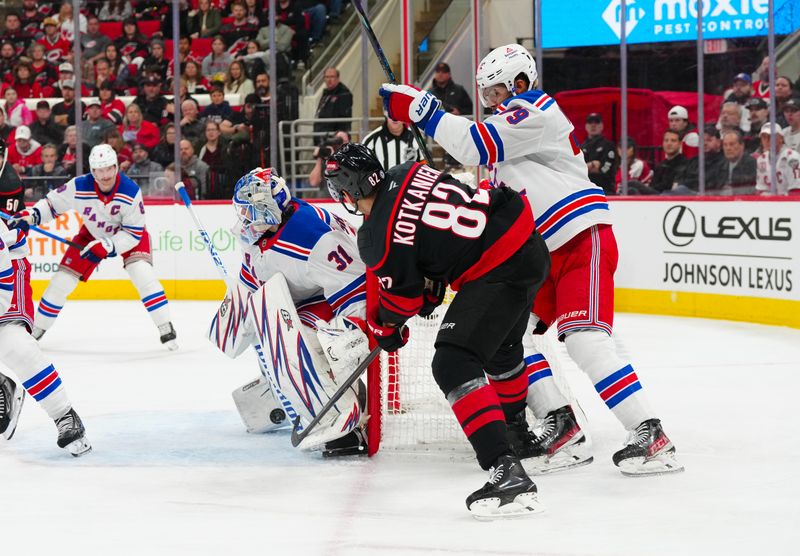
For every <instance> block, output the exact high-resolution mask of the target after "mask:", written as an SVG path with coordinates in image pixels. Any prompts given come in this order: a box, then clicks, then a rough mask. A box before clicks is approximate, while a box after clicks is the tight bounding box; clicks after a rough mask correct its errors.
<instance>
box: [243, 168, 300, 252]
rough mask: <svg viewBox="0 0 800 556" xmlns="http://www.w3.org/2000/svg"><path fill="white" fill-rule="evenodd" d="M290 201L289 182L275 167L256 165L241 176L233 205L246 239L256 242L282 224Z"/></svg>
mask: <svg viewBox="0 0 800 556" xmlns="http://www.w3.org/2000/svg"><path fill="white" fill-rule="evenodd" d="M290 201H291V196H290V195H289V189H288V188H287V187H286V182H285V181H284V179H283V178H282V177H280V176H279V175H278V173H277V172H276V171H275V169H274V168H256V169H254V170H251V171H250V172H248V173H247V174H245V175H244V176H242V177H241V178H239V181H237V182H236V185H235V186H234V188H233V208H234V210H235V211H236V217H237V218H238V219H239V224H240V225H241V227H240V231H239V235H240V237H241V239H242V241H244V242H245V243H247V244H249V245H252V244H254V243H255V242H257V241H258V240H259V239H260V238H261V236H263V235H264V233H266V232H267V231H268V230H269V228H270V227H271V226H275V225H277V224H280V223H281V219H282V215H283V213H284V211H285V210H286V208H288V206H289V202H290Z"/></svg>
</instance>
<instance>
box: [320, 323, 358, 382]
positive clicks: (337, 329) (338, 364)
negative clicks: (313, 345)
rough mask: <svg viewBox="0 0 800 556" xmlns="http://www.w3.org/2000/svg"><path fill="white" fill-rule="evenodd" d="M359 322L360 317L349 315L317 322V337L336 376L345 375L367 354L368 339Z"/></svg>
mask: <svg viewBox="0 0 800 556" xmlns="http://www.w3.org/2000/svg"><path fill="white" fill-rule="evenodd" d="M361 324H363V321H361V319H357V318H351V317H334V318H332V319H331V320H330V322H324V321H322V322H318V323H317V338H318V339H319V343H320V345H321V346H322V351H323V352H324V353H325V357H326V358H327V359H328V362H329V363H330V365H331V370H332V371H333V374H334V376H335V377H337V378H343V377H347V375H349V374H350V373H352V372H353V371H354V370H355V368H356V367H358V365H359V363H361V362H362V361H363V360H364V359H366V358H367V356H368V355H369V339H368V338H367V335H366V334H365V333H364V331H363V330H362V329H361V326H360V325H361Z"/></svg>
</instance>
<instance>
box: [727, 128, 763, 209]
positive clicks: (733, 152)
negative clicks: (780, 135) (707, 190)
mask: <svg viewBox="0 0 800 556" xmlns="http://www.w3.org/2000/svg"><path fill="white" fill-rule="evenodd" d="M720 135H721V136H722V152H723V154H724V155H725V160H726V162H727V164H726V165H725V166H724V173H725V175H724V186H725V189H727V190H729V191H730V192H732V193H734V194H742V193H750V189H751V188H752V187H753V186H754V185H755V184H756V159H755V158H753V157H752V156H750V155H747V154H745V151H744V139H743V138H742V134H741V133H739V132H738V131H735V130H728V131H724V132H722V133H721V134H720Z"/></svg>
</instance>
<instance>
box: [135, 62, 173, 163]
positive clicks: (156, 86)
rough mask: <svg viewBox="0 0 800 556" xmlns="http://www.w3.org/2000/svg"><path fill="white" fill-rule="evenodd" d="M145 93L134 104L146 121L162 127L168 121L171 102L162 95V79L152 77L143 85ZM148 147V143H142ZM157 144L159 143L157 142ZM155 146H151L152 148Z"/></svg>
mask: <svg viewBox="0 0 800 556" xmlns="http://www.w3.org/2000/svg"><path fill="white" fill-rule="evenodd" d="M142 88H143V89H144V92H142V93H141V94H139V96H137V97H136V98H135V99H134V101H133V103H134V104H137V105H139V108H141V110H142V114H143V117H144V119H145V120H147V121H148V122H150V123H153V124H155V125H156V126H162V125H164V124H165V123H166V121H167V117H168V116H167V115H168V112H167V104H169V102H168V101H167V99H165V98H164V97H163V96H162V95H161V79H159V78H158V77H156V76H150V77H149V78H147V80H146V81H145V82H144V84H143V85H142ZM140 142H141V143H144V144H145V145H147V144H148V143H147V142H146V141H140ZM156 142H157V141H156ZM152 146H153V145H149V146H148V148H151V147H152Z"/></svg>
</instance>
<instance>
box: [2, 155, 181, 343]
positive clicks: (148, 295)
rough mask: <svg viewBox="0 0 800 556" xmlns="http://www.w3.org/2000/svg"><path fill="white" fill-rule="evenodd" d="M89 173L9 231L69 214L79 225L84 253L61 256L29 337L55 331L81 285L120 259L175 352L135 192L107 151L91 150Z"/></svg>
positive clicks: (47, 199) (20, 215) (74, 250)
mask: <svg viewBox="0 0 800 556" xmlns="http://www.w3.org/2000/svg"><path fill="white" fill-rule="evenodd" d="M89 167H90V169H91V172H90V173H89V174H85V175H83V176H78V177H76V178H73V179H71V180H69V181H68V182H67V183H66V184H64V185H62V186H61V187H59V188H58V189H55V190H53V191H51V192H49V193H48V194H47V196H46V197H45V198H43V199H41V200H40V201H39V202H37V203H36V204H35V205H34V206H33V207H31V208H29V209H26V210H24V211H22V212H19V213H17V214H15V215H14V217H13V218H11V219H10V220H9V227H11V228H13V227H24V226H26V225H31V224H33V225H38V224H42V223H45V222H49V221H50V220H52V219H54V218H55V217H57V216H58V215H59V214H63V213H65V212H67V211H69V210H75V211H76V212H77V213H78V215H79V216H80V217H81V219H82V220H83V226H81V229H80V231H79V232H78V233H77V235H75V237H73V238H72V241H73V242H74V243H77V244H78V245H82V246H84V247H83V249H77V248H75V247H72V246H70V247H69V248H68V249H67V251H66V253H64V257H63V258H62V259H61V262H60V263H59V269H58V271H57V272H56V273H55V274H54V275H53V277H52V279H51V280H50V283H49V284H48V286H47V289H46V290H45V292H44V294H43V295H42V299H41V301H40V302H39V309H38V311H37V313H36V320H35V321H34V323H33V332H32V333H33V336H34V338H36V339H37V340H38V339H39V338H41V337H42V336H43V335H44V333H45V332H47V330H49V329H50V327H51V326H53V324H54V323H55V320H56V318H57V317H58V314H59V313H60V312H61V309H62V308H63V307H64V303H66V301H67V296H68V295H69V294H70V293H72V291H73V290H74V289H75V287H76V286H77V285H78V281H79V280H80V281H84V282H85V281H87V280H88V279H89V277H90V276H91V275H92V272H94V270H95V268H97V265H99V264H100V263H101V262H102V261H103V260H105V259H106V258H107V257H115V256H117V255H121V256H122V261H123V265H124V266H125V270H127V271H128V275H129V276H130V277H131V281H132V282H133V285H134V286H135V287H136V289H137V291H138V292H139V296H140V297H141V300H142V303H143V304H144V307H145V309H147V312H148V314H149V315H150V318H151V319H152V320H153V322H154V323H155V325H156V326H157V327H158V332H159V335H160V337H161V343H162V344H165V345H166V346H167V347H168V348H169V349H170V350H174V349H177V347H178V345H177V343H176V341H175V338H176V333H175V328H174V327H173V326H172V323H171V322H170V311H169V306H168V304H167V297H166V295H165V294H164V288H163V287H162V286H161V283H160V282H159V281H158V279H157V278H156V275H155V272H154V271H153V256H152V254H151V251H150V236H149V234H148V232H147V229H146V228H145V213H144V202H143V201H142V193H141V191H140V190H139V186H138V185H136V183H134V182H133V180H131V179H130V178H128V177H127V176H126V175H125V174H123V173H122V172H120V171H119V165H118V163H117V154H116V152H114V149H112V148H111V146H110V145H97V146H96V147H94V148H93V149H92V152H91V153H90V155H89Z"/></svg>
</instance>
